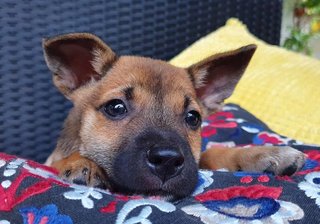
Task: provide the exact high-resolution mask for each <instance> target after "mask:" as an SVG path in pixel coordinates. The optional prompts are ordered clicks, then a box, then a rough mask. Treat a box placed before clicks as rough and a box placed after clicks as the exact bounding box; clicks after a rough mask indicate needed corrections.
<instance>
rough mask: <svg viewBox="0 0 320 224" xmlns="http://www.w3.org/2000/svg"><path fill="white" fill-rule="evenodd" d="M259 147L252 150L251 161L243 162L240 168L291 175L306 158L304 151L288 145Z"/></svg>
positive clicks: (299, 167) (301, 165) (300, 166)
mask: <svg viewBox="0 0 320 224" xmlns="http://www.w3.org/2000/svg"><path fill="white" fill-rule="evenodd" d="M259 149H260V150H259ZM259 149H258V150H254V151H253V152H252V153H253V155H252V157H251V158H252V161H248V162H246V163H244V165H243V167H241V168H242V170H250V171H258V172H266V173H272V174H275V175H280V176H291V175H293V174H294V173H295V172H297V171H299V170H300V169H301V168H302V167H303V165H304V163H305V160H306V156H305V154H304V153H302V152H300V151H298V150H296V149H294V148H291V147H289V146H284V147H277V146H271V147H260V148H259ZM248 151H250V149H248Z"/></svg>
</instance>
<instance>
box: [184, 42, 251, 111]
mask: <svg viewBox="0 0 320 224" xmlns="http://www.w3.org/2000/svg"><path fill="white" fill-rule="evenodd" d="M256 48H257V46H256V45H253V44H252V45H247V46H245V47H241V48H239V49H237V50H234V51H229V52H226V53H221V54H216V55H213V56H211V57H209V58H207V59H204V60H203V61H201V62H199V63H197V64H194V65H192V66H190V67H189V68H188V69H187V70H188V73H189V75H190V77H191V79H192V81H193V84H194V87H195V89H196V92H197V97H198V98H199V99H200V101H201V102H202V103H203V105H204V106H205V107H206V109H208V112H213V111H214V110H217V109H219V107H220V106H221V103H222V102H223V101H224V100H225V99H226V98H228V97H229V96H230V95H231V94H232V92H233V90H234V88H235V86H236V85H237V83H238V81H239V80H240V78H241V76H242V74H243V73H244V71H245V69H246V67H247V65H248V64H249V61H250V59H251V57H252V55H253V53H254V52H255V50H256Z"/></svg>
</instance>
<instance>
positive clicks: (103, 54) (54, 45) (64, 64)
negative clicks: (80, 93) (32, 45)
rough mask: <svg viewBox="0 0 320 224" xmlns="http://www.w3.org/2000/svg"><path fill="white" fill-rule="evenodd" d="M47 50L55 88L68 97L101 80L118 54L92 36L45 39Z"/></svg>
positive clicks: (81, 35) (46, 58) (79, 35)
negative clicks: (92, 82)
mask: <svg viewBox="0 0 320 224" xmlns="http://www.w3.org/2000/svg"><path fill="white" fill-rule="evenodd" d="M43 50H44V57H45V60H46V63H47V65H48V67H49V69H50V70H51V71H52V72H53V81H54V84H55V85H56V87H57V88H58V89H59V90H60V92H62V93H63V94H64V95H65V96H67V97H68V95H70V94H71V93H72V92H73V91H74V90H76V89H77V88H79V87H81V86H83V85H85V84H86V83H88V82H90V81H93V80H99V79H101V78H102V76H103V75H104V74H105V73H106V71H107V70H108V69H109V68H110V67H111V66H112V64H113V63H114V62H115V60H116V55H115V53H114V52H113V51H112V50H111V49H110V48H109V47H108V46H107V45H106V44H105V43H104V42H103V41H102V40H101V39H100V38H98V37H97V36H94V35H92V34H89V33H72V34H66V35H61V36H57V37H53V38H50V39H44V40H43Z"/></svg>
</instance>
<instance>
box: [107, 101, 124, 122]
mask: <svg viewBox="0 0 320 224" xmlns="http://www.w3.org/2000/svg"><path fill="white" fill-rule="evenodd" d="M103 112H104V113H105V114H106V115H107V116H109V117H110V118H112V119H122V118H124V117H125V115H126V113H127V112H128V111H127V108H126V105H125V104H124V102H123V101H122V100H119V99H114V100H110V101H109V102H108V103H106V104H105V105H104V106H103Z"/></svg>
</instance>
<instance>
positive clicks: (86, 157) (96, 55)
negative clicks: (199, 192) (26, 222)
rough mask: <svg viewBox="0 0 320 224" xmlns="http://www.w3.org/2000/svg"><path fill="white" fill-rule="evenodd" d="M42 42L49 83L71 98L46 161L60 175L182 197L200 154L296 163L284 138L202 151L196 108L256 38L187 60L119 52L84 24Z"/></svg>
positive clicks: (218, 99)
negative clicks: (279, 142) (183, 64)
mask: <svg viewBox="0 0 320 224" xmlns="http://www.w3.org/2000/svg"><path fill="white" fill-rule="evenodd" d="M43 47H44V54H45V58H46V62H47V65H48V67H49V69H50V70H51V71H52V72H53V74H54V75H53V81H54V84H55V85H56V86H57V88H58V89H59V90H60V91H61V92H62V93H63V94H64V95H65V96H66V97H67V98H68V99H70V100H71V101H72V102H73V104H74V107H73V108H72V110H71V111H70V113H69V116H68V118H67V119H66V121H65V125H64V129H63V131H62V133H61V136H60V139H59V141H58V144H57V147H56V149H55V151H54V152H53V153H52V155H51V156H50V157H49V158H48V160H47V162H46V164H47V165H50V166H53V167H55V168H57V169H58V170H59V171H60V176H61V177H62V178H64V179H66V180H69V181H71V182H75V183H80V184H86V185H90V186H98V187H108V188H110V189H111V190H113V191H117V192H121V193H128V194H131V193H143V194H152V195H165V196H169V195H171V196H175V197H183V196H186V195H188V194H190V193H191V192H192V191H193V189H194V187H195V185H196V183H197V169H198V164H199V162H200V167H201V168H209V169H218V168H227V169H229V170H231V171H234V170H250V171H269V172H274V173H275V174H292V173H294V172H295V171H296V170H298V169H300V168H301V167H302V165H303V163H304V160H305V157H304V155H303V153H301V152H299V151H297V150H295V149H292V148H289V147H284V148H278V147H254V148H252V149H250V150H248V149H240V148H236V149H229V148H215V149H209V150H207V151H206V152H205V153H203V154H202V155H201V154H200V143H201V137H200V126H201V117H203V116H206V115H207V114H208V113H212V112H214V111H215V110H217V109H219V107H220V105H221V103H222V102H223V100H224V99H225V98H227V97H229V96H230V95H231V94H232V92H233V89H234V88H235V86H236V84H237V82H238V81H239V79H240V78H241V76H242V74H243V72H244V71H245V69H246V67H247V65H248V63H249V61H250V59H251V57H252V55H253V53H254V51H255V49H256V46H255V45H248V46H245V47H243V48H240V49H237V50H234V51H231V52H227V53H222V54H217V55H214V56H212V57H209V58H207V59H205V60H203V61H201V62H199V63H197V64H195V65H193V66H191V67H189V68H187V69H184V68H178V67H175V66H172V65H170V64H168V63H166V62H164V61H160V60H154V59H150V58H143V57H132V56H121V57H118V56H116V55H115V53H114V52H113V51H112V50H111V49H110V48H109V47H108V46H107V45H106V44H105V43H104V42H103V41H102V40H100V39H99V38H98V37H96V36H94V35H91V34H85V33H78V34H68V35H63V36H58V37H54V38H51V39H47V40H45V41H44V43H43ZM200 157H201V159H200Z"/></svg>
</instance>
